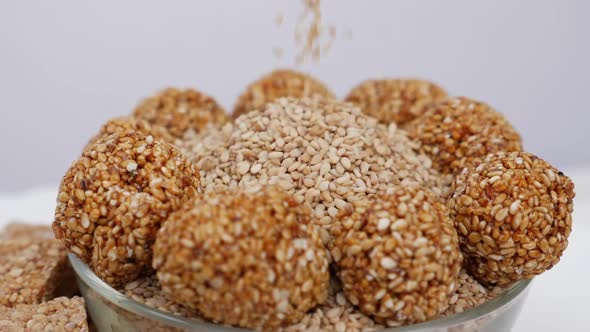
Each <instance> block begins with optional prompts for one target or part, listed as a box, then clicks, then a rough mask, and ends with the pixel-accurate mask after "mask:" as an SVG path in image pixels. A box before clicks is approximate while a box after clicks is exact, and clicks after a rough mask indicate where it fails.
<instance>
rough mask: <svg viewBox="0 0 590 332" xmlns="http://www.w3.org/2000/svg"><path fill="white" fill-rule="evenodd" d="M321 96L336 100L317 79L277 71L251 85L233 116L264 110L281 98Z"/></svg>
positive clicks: (295, 73)
mask: <svg viewBox="0 0 590 332" xmlns="http://www.w3.org/2000/svg"><path fill="white" fill-rule="evenodd" d="M313 96H321V97H324V98H329V99H334V98H335V97H334V94H333V93H332V92H331V91H330V89H328V87H327V86H326V85H324V83H322V82H320V81H319V80H317V79H316V78H314V77H312V76H310V75H307V74H304V73H300V72H297V71H293V70H286V69H281V70H275V71H273V72H271V73H270V74H268V75H266V76H263V77H262V78H260V79H259V80H257V81H255V82H253V83H251V84H250V85H249V86H248V87H247V88H246V91H244V92H243V93H242V95H240V97H239V98H238V101H237V103H236V105H235V107H234V112H233V113H232V116H233V117H234V118H237V117H238V116H240V115H242V114H244V113H246V112H249V111H253V110H262V109H264V106H265V105H266V103H269V102H272V101H274V100H276V99H278V98H281V97H294V98H303V97H313Z"/></svg>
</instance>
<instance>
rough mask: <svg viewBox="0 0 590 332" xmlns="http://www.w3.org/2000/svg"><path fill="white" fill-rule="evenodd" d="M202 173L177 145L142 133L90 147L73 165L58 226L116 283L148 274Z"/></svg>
mask: <svg viewBox="0 0 590 332" xmlns="http://www.w3.org/2000/svg"><path fill="white" fill-rule="evenodd" d="M199 179H200V177H199V174H198V172H197V171H196V170H195V168H194V167H193V165H192V164H191V163H190V162H188V161H187V160H186V159H185V158H184V157H183V156H182V155H181V154H180V153H178V152H177V151H176V149H174V148H173V147H172V146H171V145H168V144H166V143H161V142H159V141H157V140H154V138H153V137H152V136H147V137H146V136H145V135H144V134H142V133H140V132H124V133H115V134H112V135H110V136H107V137H104V138H102V139H100V140H98V141H97V142H96V143H95V144H94V145H92V146H90V147H89V148H88V149H87V150H86V151H85V152H84V153H83V154H82V156H81V157H80V159H78V160H77V161H75V162H74V163H73V164H72V166H71V167H70V169H69V170H68V171H67V173H66V174H65V176H64V177H63V179H62V182H61V185H60V188H59V194H58V198H57V207H56V211H55V221H54V222H53V231H54V233H55V236H56V238H57V239H59V240H61V241H62V242H63V243H64V244H65V246H66V247H67V248H68V249H69V251H71V252H73V253H75V254H76V255H78V257H80V258H81V259H82V260H83V261H85V262H87V263H90V266H91V268H92V269H93V270H94V272H95V273H96V274H97V275H98V276H99V277H101V278H102V279H103V280H104V281H106V282H107V283H109V284H111V285H119V284H122V283H124V282H127V281H130V280H133V279H135V278H136V277H137V276H139V275H140V274H142V273H143V272H146V269H147V268H149V266H150V264H151V260H152V250H151V246H152V244H153V242H154V240H155V237H156V232H157V230H158V229H159V228H160V225H161V223H162V222H163V221H165V220H166V219H167V217H168V215H169V214H170V213H171V212H172V211H175V210H177V209H178V208H179V207H180V206H181V205H182V204H183V203H185V202H186V201H187V200H188V199H189V198H191V197H193V196H194V195H195V194H196V193H197V191H198V190H199Z"/></svg>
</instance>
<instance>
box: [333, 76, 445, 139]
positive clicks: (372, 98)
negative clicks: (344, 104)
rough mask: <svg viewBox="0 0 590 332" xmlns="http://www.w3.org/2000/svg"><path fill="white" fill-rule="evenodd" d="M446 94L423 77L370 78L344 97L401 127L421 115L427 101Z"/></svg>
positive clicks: (366, 110)
mask: <svg viewBox="0 0 590 332" xmlns="http://www.w3.org/2000/svg"><path fill="white" fill-rule="evenodd" d="M446 96H447V93H446V92H445V90H443V88H441V87H440V86H438V85H436V84H435V83H432V82H429V81H425V80H418V79H373V80H366V81H363V82H361V83H360V84H359V85H358V86H356V87H354V88H353V89H352V90H351V91H350V92H349V93H348V96H346V99H345V100H346V101H348V102H351V103H354V104H356V105H358V106H359V107H360V108H361V110H362V111H363V112H364V113H365V114H368V115H370V116H373V117H375V118H377V119H379V121H381V122H382V123H385V124H390V123H396V124H397V125H398V126H401V127H403V126H404V125H406V124H407V123H408V122H410V121H412V120H414V119H415V118H416V117H419V116H420V115H422V114H423V113H424V111H425V109H426V106H428V105H429V104H430V103H432V102H436V101H439V100H441V99H443V98H445V97H446Z"/></svg>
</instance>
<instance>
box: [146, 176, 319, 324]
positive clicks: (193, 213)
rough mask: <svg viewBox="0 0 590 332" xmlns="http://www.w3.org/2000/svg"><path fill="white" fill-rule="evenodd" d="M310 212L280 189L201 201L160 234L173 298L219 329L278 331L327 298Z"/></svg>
mask: <svg viewBox="0 0 590 332" xmlns="http://www.w3.org/2000/svg"><path fill="white" fill-rule="evenodd" d="M310 218H311V211H310V210H309V209H307V208H305V207H304V206H303V205H301V204H299V203H297V202H296V201H295V198H294V197H293V196H292V195H289V194H287V193H285V192H284V191H282V190H281V189H280V188H278V187H273V186H271V187H257V186H253V187H248V188H244V189H240V190H237V191H227V192H225V193H209V194H206V195H204V196H202V197H198V198H197V199H195V200H193V201H192V202H190V203H188V204H186V206H185V207H184V208H183V209H182V210H180V211H177V212H176V213H174V214H173V215H172V216H171V217H170V220H169V221H168V222H167V223H166V224H165V225H164V227H163V228H162V229H161V230H160V232H159V233H158V238H157V240H156V245H155V250H154V262H153V266H154V268H155V269H156V270H157V276H158V279H159V280H160V282H161V284H162V289H163V290H164V292H165V293H167V294H168V295H169V296H170V297H171V298H174V299H175V301H177V302H178V303H180V304H182V305H185V306H187V307H190V308H193V309H196V310H198V312H200V313H201V314H202V315H203V316H205V317H207V318H209V319H211V320H213V321H214V322H220V323H224V324H231V325H238V326H241V327H246V328H253V329H264V330H276V329H277V328H279V327H281V326H286V325H289V324H293V323H296V322H298V321H299V320H301V318H303V316H304V315H305V314H306V312H307V311H308V310H310V309H312V308H314V307H315V306H316V305H318V304H321V303H323V302H324V301H325V300H326V297H327V292H328V283H329V278H330V275H329V271H328V259H327V252H326V249H325V248H324V247H323V244H322V241H321V238H320V235H319V232H318V231H317V229H316V228H315V226H314V225H313V224H312V223H311V221H310Z"/></svg>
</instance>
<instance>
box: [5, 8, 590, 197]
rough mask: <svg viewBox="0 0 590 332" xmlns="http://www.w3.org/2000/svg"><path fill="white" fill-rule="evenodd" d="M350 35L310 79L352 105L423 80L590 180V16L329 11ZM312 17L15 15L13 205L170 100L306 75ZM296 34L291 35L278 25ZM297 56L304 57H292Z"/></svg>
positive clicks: (156, 11)
mask: <svg viewBox="0 0 590 332" xmlns="http://www.w3.org/2000/svg"><path fill="white" fill-rule="evenodd" d="M323 2H324V3H325V4H324V8H323V13H324V21H325V22H327V23H333V24H335V25H337V26H338V27H348V28H350V29H351V30H352V32H353V39H352V40H350V41H348V40H344V39H339V40H338V41H337V42H336V44H335V45H334V49H333V51H332V53H331V54H330V55H329V56H327V57H325V58H323V59H322V60H321V61H320V62H319V63H317V64H314V65H308V66H305V67H304V68H303V69H304V70H306V71H310V72H311V73H313V74H315V75H317V76H318V77H319V78H321V79H323V80H324V81H326V82H327V83H328V84H329V85H330V87H332V88H333V89H334V90H335V91H336V92H337V93H338V94H339V96H343V95H345V94H346V92H347V91H348V90H349V89H350V88H351V87H352V86H353V85H355V84H356V83H358V82H359V81H361V80H363V79H366V78H370V77H384V76H398V77H399V76H417V77H424V78H429V79H432V80H434V81H437V82H439V83H441V84H442V85H443V86H445V87H446V88H447V89H448V90H449V91H450V92H452V93H453V94H461V95H467V96H470V97H474V98H478V99H481V100H484V101H487V102H489V103H490V104H492V105H493V106H495V107H496V108H497V109H499V110H500V111H502V112H504V113H506V114H507V115H508V117H509V118H510V119H511V120H512V122H513V123H514V124H515V126H516V127H517V128H518V129H519V130H520V131H521V132H522V134H523V136H524V140H525V147H526V148H527V149H528V150H529V151H531V152H534V153H536V154H539V155H540V156H542V157H544V158H546V159H548V160H549V161H550V162H551V163H553V164H555V165H556V166H558V167H560V168H561V167H568V168H579V167H583V166H584V165H588V166H590V152H588V149H587V147H586V146H585V145H586V143H587V142H588V141H589V138H590V133H589V130H588V129H587V126H588V124H587V119H588V116H587V115H586V114H587V112H589V111H590V98H589V93H588V89H589V87H590V66H589V65H588V61H589V60H590V46H589V44H590V37H589V36H590V34H589V31H590V20H589V19H588V15H589V14H590V1H584V0H580V1H533V0H528V1H485V2H484V1H469V0H464V1H450V0H445V1H438V0H431V1H416V0H408V1H391V0H381V1H377V0H373V1H347V0H331V1H330V0H326V1H323ZM300 10H301V5H300V1H298V0H290V1H277V0H273V1H268V0H267V1H264V0H247V1H243V0H234V1H226V0H224V1H220V0H215V1H211V0H210V1H139V0H136V1H94V2H89V1H73V0H72V1H58V0H55V1H1V2H0V161H1V162H0V191H14V190H22V189H25V188H29V187H31V186H33V185H38V184H55V183H57V182H58V181H59V179H60V177H61V176H62V175H63V173H64V172H65V170H66V169H67V167H68V166H69V164H70V163H71V162H72V161H73V160H74V159H75V158H76V157H77V155H78V153H79V152H80V149H81V147H82V146H83V145H84V143H85V141H86V140H87V139H88V137H90V136H92V135H93V133H94V132H95V131H96V130H97V129H98V128H99V126H100V125H101V123H102V122H104V121H105V120H107V119H108V118H111V117H113V116H117V115H123V114H126V113H129V112H130V111H131V109H132V108H133V106H134V105H135V104H136V102H137V101H138V100H139V99H140V98H141V97H143V96H146V95H149V94H151V93H153V92H154V91H156V90H158V89H160V88H162V87H165V86H169V85H176V86H180V87H194V88H197V89H200V90H202V91H205V92H207V93H209V94H212V95H213V96H214V97H216V98H217V99H218V100H219V101H220V102H221V104H223V105H224V106H226V107H228V108H230V107H231V105H232V104H233V103H234V101H235V99H236V97H237V95H238V93H239V92H240V91H241V90H242V89H243V88H244V86H245V85H246V84H247V83H248V82H250V81H251V80H253V79H255V78H257V77H258V76H260V75H262V74H263V73H265V72H268V71H270V70H271V69H273V68H275V67H277V66H292V65H293V61H292V60H293V52H288V53H287V54H286V57H285V58H284V59H283V60H281V61H277V60H276V59H275V58H274V57H273V55H272V51H271V50H272V46H273V45H275V44H278V45H281V46H283V47H288V46H290V45H292V44H293V36H292V34H293V27H294V21H295V17H296V16H297V14H298V13H299V12H300ZM278 12H283V13H284V15H285V17H286V21H285V26H284V27H283V29H282V30H277V28H276V26H275V25H274V19H275V16H276V14H277V13H278ZM287 51H289V50H287Z"/></svg>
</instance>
